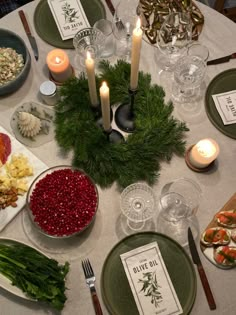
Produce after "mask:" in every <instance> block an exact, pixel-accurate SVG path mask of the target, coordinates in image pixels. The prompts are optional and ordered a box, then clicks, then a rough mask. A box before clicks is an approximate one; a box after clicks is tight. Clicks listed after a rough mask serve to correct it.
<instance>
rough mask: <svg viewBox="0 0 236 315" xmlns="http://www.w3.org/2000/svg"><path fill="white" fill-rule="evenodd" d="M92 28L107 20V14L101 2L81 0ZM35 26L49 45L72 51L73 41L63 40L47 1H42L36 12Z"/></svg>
mask: <svg viewBox="0 0 236 315" xmlns="http://www.w3.org/2000/svg"><path fill="white" fill-rule="evenodd" d="M80 2H81V4H82V6H83V8H84V11H85V13H86V16H87V19H88V21H89V23H90V25H91V26H93V25H94V23H95V22H96V21H98V20H100V19H104V18H106V12H105V8H104V6H103V4H102V3H101V1H100V0H80ZM34 26H35V29H36V31H37V33H38V35H39V36H40V37H41V38H42V39H43V40H44V41H45V42H47V43H49V44H50V45H52V46H55V47H57V48H65V49H71V48H74V46H73V39H68V40H62V39H61V35H60V33H59V31H58V29H57V25H56V23H55V21H54V18H53V15H52V13H51V11H50V8H49V6H48V3H47V0H41V1H40V2H39V4H38V5H37V7H36V9H35V12H34Z"/></svg>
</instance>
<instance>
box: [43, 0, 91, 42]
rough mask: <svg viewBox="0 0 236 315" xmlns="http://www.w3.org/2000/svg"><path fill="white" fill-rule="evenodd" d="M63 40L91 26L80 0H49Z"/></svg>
mask: <svg viewBox="0 0 236 315" xmlns="http://www.w3.org/2000/svg"><path fill="white" fill-rule="evenodd" d="M47 1H48V5H49V8H50V10H51V12H52V15H53V17H54V20H55V22H56V25H57V28H58V31H59V33H60V35H61V38H62V40H66V39H70V38H73V37H74V36H75V34H76V33H77V32H78V31H80V30H81V29H83V28H86V27H90V24H89V22H88V19H87V17H86V14H85V12H84V9H83V7H82V5H81V3H80V0H47Z"/></svg>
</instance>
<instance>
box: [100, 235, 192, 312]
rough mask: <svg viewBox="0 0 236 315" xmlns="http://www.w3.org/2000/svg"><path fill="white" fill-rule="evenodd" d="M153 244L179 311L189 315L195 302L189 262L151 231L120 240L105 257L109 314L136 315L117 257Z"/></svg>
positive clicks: (182, 252)
mask: <svg viewBox="0 0 236 315" xmlns="http://www.w3.org/2000/svg"><path fill="white" fill-rule="evenodd" d="M155 241H156V242H157V243H158V245H159V248H160V251H161V254H162V257H163V259H164V262H165V264H166V268H167V270H168V272H169V275H170V278H171V281H172V283H173V286H174V288H175V291H176V293H177V296H178V298H179V301H180V303H181V305H182V308H183V314H185V315H186V314H189V313H190V311H191V309H192V306H193V304H194V301H195V297H196V291H197V281H196V274H195V269H194V267H193V264H192V261H191V260H190V258H189V256H188V255H187V253H186V252H185V250H184V249H183V248H182V247H181V246H180V245H179V244H178V243H177V242H175V241H174V240H172V239H171V238H169V237H167V236H165V235H163V234H160V233H155V232H142V233H137V234H133V235H130V236H128V237H126V238H124V239H123V240H121V241H120V242H119V243H118V244H117V245H116V246H115V247H113V249H112V250H111V252H110V253H109V254H108V256H107V258H106V260H105V263H104V265H103V269H102V277H101V290H102V297H103V301H104V303H105V305H106V307H107V309H108V311H109V313H110V314H112V315H121V314H122V315H137V314H138V309H137V307H136V304H135V301H134V298H133V295H132V292H131V289H130V286H129V283H128V280H127V278H126V274H125V271H124V268H123V265H122V262H121V259H120V255H121V254H123V253H125V252H128V251H130V250H132V249H134V248H137V247H139V246H143V245H145V244H148V243H151V242H155Z"/></svg>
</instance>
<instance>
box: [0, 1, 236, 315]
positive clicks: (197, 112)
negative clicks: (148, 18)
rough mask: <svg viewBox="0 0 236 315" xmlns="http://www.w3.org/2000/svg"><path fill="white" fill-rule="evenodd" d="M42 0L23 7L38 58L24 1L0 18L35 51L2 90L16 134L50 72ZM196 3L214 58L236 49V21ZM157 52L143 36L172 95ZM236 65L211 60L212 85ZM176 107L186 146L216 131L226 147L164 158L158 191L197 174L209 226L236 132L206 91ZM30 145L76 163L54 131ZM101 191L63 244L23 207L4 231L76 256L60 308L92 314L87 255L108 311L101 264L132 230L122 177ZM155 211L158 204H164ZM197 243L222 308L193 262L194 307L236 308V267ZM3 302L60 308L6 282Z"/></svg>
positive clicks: (156, 73)
mask: <svg viewBox="0 0 236 315" xmlns="http://www.w3.org/2000/svg"><path fill="white" fill-rule="evenodd" d="M38 3H39V0H35V1H32V2H31V3H28V4H26V5H25V6H23V7H21V8H20V9H23V10H24V12H25V14H26V17H27V20H28V22H29V24H30V27H31V30H32V34H33V36H34V37H35V39H36V42H37V44H38V48H39V59H38V61H36V60H35V58H34V55H33V52H32V49H31V47H30V43H29V40H28V38H27V35H26V33H25V31H24V28H23V25H22V23H21V20H20V18H19V15H18V10H20V9H18V10H16V11H13V12H11V13H10V14H8V15H7V16H5V17H4V18H2V19H0V28H6V29H9V30H12V31H13V32H15V33H17V34H18V35H19V36H20V37H21V38H22V39H23V40H24V42H25V43H26V45H27V47H28V50H29V52H30V54H31V69H30V73H29V75H28V77H27V79H26V81H25V82H24V84H23V85H22V86H21V87H20V88H19V89H18V90H17V91H16V92H15V93H12V94H10V95H6V96H2V97H0V126H1V127H3V128H4V129H5V130H6V131H7V132H8V133H10V134H11V135H12V136H14V133H13V131H12V129H11V124H10V121H11V117H12V115H13V113H14V111H15V110H16V108H17V107H18V106H20V105H21V104H24V103H26V102H29V101H33V102H36V103H42V100H41V98H40V95H39V87H40V84H41V83H42V82H44V81H45V80H48V69H47V66H46V56H47V54H48V52H49V51H51V50H53V49H54V48H55V47H53V46H52V45H50V44H49V43H47V42H45V41H44V40H43V39H42V38H41V37H40V36H39V35H38V33H37V32H36V30H35V28H34V12H35V8H36V7H37V5H38ZM197 3H198V7H199V8H200V10H201V12H202V13H203V15H204V25H203V28H202V31H201V34H200V36H199V39H198V41H199V42H200V43H201V44H203V45H205V46H207V48H208V49H209V59H215V58H219V57H222V56H225V55H230V54H232V53H233V52H235V50H236V45H235V34H236V24H235V23H233V22H232V21H231V20H229V19H227V18H226V17H225V16H223V15H222V14H220V13H218V12H216V11H215V10H213V9H211V8H209V7H208V6H206V5H204V4H201V3H199V2H197ZM104 7H105V8H106V14H107V18H108V19H111V13H110V11H109V10H108V7H107V4H106V2H105V1H104ZM0 40H1V39H0ZM66 51H67V53H68V55H69V59H70V62H71V64H72V66H73V67H74V69H75V72H77V71H78V69H77V66H76V58H75V50H74V49H66ZM157 56H158V54H157V48H155V47H153V46H151V45H150V44H149V43H148V42H147V41H145V40H143V43H142V51H141V61H140V70H143V71H144V72H147V73H150V74H151V78H152V82H153V83H157V84H161V85H162V84H163V86H164V88H165V90H166V99H167V100H168V99H169V98H170V93H171V90H170V86H169V83H170V82H167V81H165V78H164V79H163V76H162V72H161V71H160V67H159V64H158V57H157ZM113 60H114V59H113ZM232 68H236V59H232V60H230V61H229V62H225V63H222V64H218V65H211V66H208V67H207V74H206V79H205V83H206V86H205V88H207V86H208V85H209V83H210V82H211V80H212V79H213V78H214V77H215V76H216V75H218V74H219V73H221V72H223V71H225V70H228V69H232ZM76 75H77V73H76ZM163 80H164V81H163ZM235 90H236V82H235ZM204 93H205V91H204ZM50 108H52V107H50ZM173 115H174V116H175V118H176V119H178V120H180V121H184V122H185V123H186V125H187V127H188V128H189V131H188V132H187V133H186V139H185V140H186V147H189V146H191V145H192V144H195V143H197V142H198V141H199V140H200V139H204V138H212V139H214V140H215V141H217V143H218V145H219V148H220V153H219V155H218V158H217V160H216V162H215V163H214V166H213V167H212V168H211V169H210V170H209V171H207V172H202V173H201V172H194V171H193V170H191V169H190V168H189V167H188V166H187V164H186V162H185V159H184V157H181V156H177V155H174V156H173V158H172V159H171V161H169V162H168V163H167V162H162V163H161V170H160V176H159V177H158V179H157V181H156V183H155V185H154V186H153V190H154V193H155V195H156V198H157V199H158V198H159V197H160V193H161V189H162V187H163V186H164V185H165V184H166V183H168V182H170V181H172V180H174V179H177V178H180V177H187V178H190V179H192V180H194V181H196V182H197V183H198V184H199V186H200V187H201V190H202V196H201V202H200V207H199V209H198V212H197V214H196V216H197V219H198V222H199V227H200V232H202V231H204V229H205V228H206V227H207V226H208V224H209V222H210V221H211V220H212V218H213V216H214V214H215V213H217V212H218V211H219V210H220V209H221V208H222V207H223V206H224V205H225V204H226V202H227V201H228V200H229V199H230V198H231V197H232V196H233V195H234V194H235V193H236V164H235V157H236V142H235V139H233V138H231V137H228V136H226V135H225V134H223V133H222V132H221V131H220V130H219V129H218V128H216V127H215V126H214V125H213V124H212V123H211V121H210V120H209V118H208V115H207V113H206V109H205V103H204V97H202V98H201V99H200V100H198V101H197V102H195V103H193V104H187V105H185V106H183V105H180V104H177V103H176V104H175V103H174V112H173ZM27 149H28V150H30V151H31V152H32V153H33V154H34V155H35V156H36V157H37V158H38V159H39V160H41V161H42V162H43V163H45V164H46V166H47V167H53V166H56V165H67V164H69V165H71V163H72V154H70V153H69V154H68V155H64V154H63V153H62V151H61V149H60V147H59V146H58V144H57V142H56V140H54V139H53V140H52V141H49V142H47V143H44V144H42V145H40V146H38V147H27ZM98 193H99V208H98V211H97V215H96V219H95V221H94V224H93V226H92V228H91V229H90V230H89V232H85V233H83V234H81V235H80V236H79V240H78V241H77V243H75V244H74V243H72V244H69V245H68V246H67V243H66V241H65V242H62V247H60V246H56V247H53V245H52V241H51V240H50V239H49V241H48V243H45V241H41V240H40V238H39V237H38V236H37V235H35V234H34V231H33V230H32V228H31V226H30V223H29V222H28V221H27V217H26V210H25V208H24V207H23V209H22V210H21V211H20V212H19V213H18V215H17V216H16V217H14V219H13V220H11V222H9V223H8V224H7V225H6V226H5V228H4V229H3V230H2V231H1V232H0V237H1V238H12V239H15V240H18V241H22V242H25V243H27V244H29V245H31V246H35V247H36V248H38V249H40V250H41V251H43V252H44V253H45V254H47V255H49V256H51V257H53V258H55V259H57V260H58V261H59V262H61V263H63V262H65V261H66V260H68V261H69V262H70V271H69V274H68V276H67V280H66V286H67V288H68V289H67V290H66V295H67V301H66V303H65V307H64V309H63V310H62V311H61V314H63V315H72V314H73V315H74V314H79V315H86V314H88V315H92V314H94V308H93V304H92V301H91V297H90V292H89V288H88V286H87V284H86V282H85V278H84V274H83V270H82V267H81V261H82V260H83V259H85V258H89V259H90V261H91V263H92V265H93V269H94V272H95V274H96V288H97V293H98V296H99V299H100V301H101V306H102V309H103V314H108V311H107V309H106V306H105V304H104V303H103V300H102V296H101V288H100V280H101V274H102V273H101V272H102V267H103V264H104V261H105V259H106V257H107V255H108V254H109V252H110V250H111V249H112V248H113V246H115V245H116V244H117V243H118V242H119V241H120V240H122V239H123V238H124V237H125V236H127V235H126V233H125V231H124V229H122V226H121V221H122V218H121V217H122V215H121V210H120V194H121V190H120V188H119V187H118V185H117V184H116V183H114V184H113V185H112V186H111V187H109V188H107V189H102V188H101V187H99V186H98ZM0 211H6V210H0ZM156 211H157V212H158V209H157V210H156ZM156 221H157V218H156V217H155V219H154V220H153V224H154V227H153V230H154V231H156V232H158V231H157V230H156ZM197 248H198V251H199V255H200V258H201V261H202V264H203V267H204V269H205V272H206V274H207V278H208V281H209V284H210V286H211V289H212V293H213V296H214V299H215V302H216V309H215V310H214V311H212V310H210V308H209V306H208V303H207V299H206V296H205V293H204V290H203V287H202V284H201V281H200V278H199V275H198V272H197V268H196V265H194V268H195V270H196V278H197V293H196V299H195V302H194V305H193V307H192V310H191V314H192V315H207V314H217V315H224V314H225V315H226V314H227V315H233V314H235V313H236V311H235V310H236V299H235V280H236V268H232V269H229V270H223V269H221V268H218V267H216V266H215V265H214V264H212V263H211V262H210V261H209V260H208V259H207V258H206V257H205V255H204V254H203V253H202V251H201V249H200V242H199V241H198V242H197ZM186 251H187V253H188V254H190V253H189V250H188V248H186ZM117 290H119V288H117ZM0 305H1V307H0V315H15V314H17V315H32V314H34V315H36V314H38V315H39V314H57V312H56V311H54V310H52V309H51V308H48V307H47V306H45V305H41V304H40V303H37V302H34V301H30V300H27V299H24V298H22V297H19V296H17V295H14V294H12V293H11V292H8V291H7V290H5V289H4V288H1V287H0ZM120 315H122V314H120Z"/></svg>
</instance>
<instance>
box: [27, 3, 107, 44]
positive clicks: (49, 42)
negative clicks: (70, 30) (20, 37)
mask: <svg viewBox="0 0 236 315" xmlns="http://www.w3.org/2000/svg"><path fill="white" fill-rule="evenodd" d="M95 2H97V3H98V4H99V5H100V7H101V10H102V11H103V14H104V17H103V19H105V18H106V9H105V7H104V4H103V3H102V1H101V0H95ZM45 5H48V3H47V0H40V1H39V2H38V4H37V5H36V7H35V10H34V13H33V23H34V28H35V30H36V33H37V34H38V36H39V37H40V38H41V39H42V40H43V41H45V42H46V43H48V44H49V45H52V46H54V47H56V48H60V49H74V46H73V38H70V39H67V40H62V39H61V37H60V33H59V31H58V30H57V25H56V23H55V21H54V20H53V21H54V23H55V26H56V30H57V32H58V34H59V38H60V42H52V41H51V40H50V39H48V38H46V37H45V36H44V35H43V32H42V31H40V28H39V22H38V18H37V16H38V12H39V10H40V9H41V8H42V7H43V6H45ZM48 7H49V6H48ZM49 10H50V8H49ZM91 27H92V26H91Z"/></svg>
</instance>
